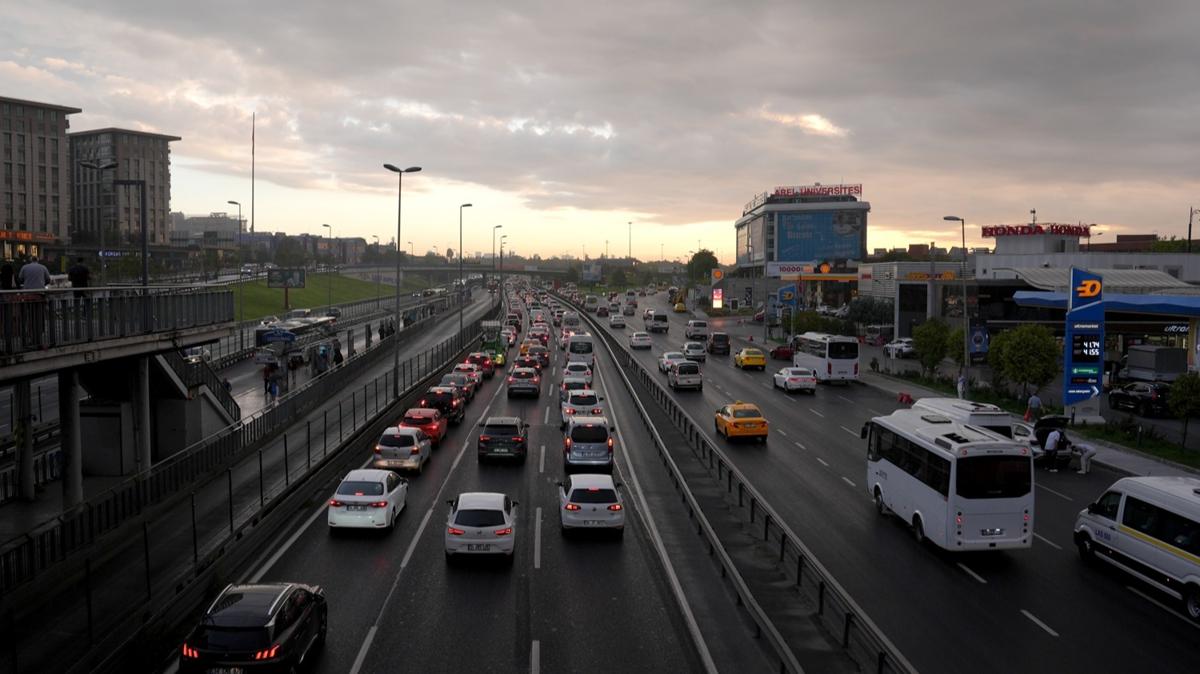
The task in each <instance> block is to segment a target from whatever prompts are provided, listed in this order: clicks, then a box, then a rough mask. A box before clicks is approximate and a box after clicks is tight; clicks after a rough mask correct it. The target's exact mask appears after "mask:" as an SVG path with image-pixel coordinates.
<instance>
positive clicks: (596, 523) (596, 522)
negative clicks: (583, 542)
mask: <svg viewBox="0 0 1200 674" xmlns="http://www.w3.org/2000/svg"><path fill="white" fill-rule="evenodd" d="M583 524H584V525H585V526H589V527H598V526H600V525H602V524H604V522H603V521H601V520H584V521H583Z"/></svg>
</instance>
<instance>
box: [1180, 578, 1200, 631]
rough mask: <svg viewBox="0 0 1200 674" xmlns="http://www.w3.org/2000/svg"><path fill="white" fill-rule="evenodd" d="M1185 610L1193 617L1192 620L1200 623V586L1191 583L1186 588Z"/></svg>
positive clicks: (1184, 597)
mask: <svg viewBox="0 0 1200 674" xmlns="http://www.w3.org/2000/svg"><path fill="white" fill-rule="evenodd" d="M1183 611H1184V613H1187V616H1188V617H1189V618H1191V619H1192V622H1197V623H1200V587H1197V586H1195V585H1189V586H1188V587H1187V589H1186V590H1184V592H1183Z"/></svg>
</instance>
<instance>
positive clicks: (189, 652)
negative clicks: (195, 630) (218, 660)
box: [183, 642, 200, 658]
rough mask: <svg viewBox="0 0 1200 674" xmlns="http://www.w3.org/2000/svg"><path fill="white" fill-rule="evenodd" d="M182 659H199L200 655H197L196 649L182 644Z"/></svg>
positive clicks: (185, 643)
mask: <svg viewBox="0 0 1200 674" xmlns="http://www.w3.org/2000/svg"><path fill="white" fill-rule="evenodd" d="M183 657H185V658H198V657H200V653H199V652H198V651H197V650H196V649H194V648H192V647H191V646H188V645H187V642H184V644H183Z"/></svg>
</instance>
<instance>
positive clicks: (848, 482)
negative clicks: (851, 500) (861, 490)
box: [842, 475, 856, 487]
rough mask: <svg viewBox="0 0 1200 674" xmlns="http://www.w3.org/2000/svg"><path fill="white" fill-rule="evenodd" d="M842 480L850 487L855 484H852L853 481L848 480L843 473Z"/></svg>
mask: <svg viewBox="0 0 1200 674" xmlns="http://www.w3.org/2000/svg"><path fill="white" fill-rule="evenodd" d="M842 481H843V482H845V483H846V484H848V485H850V486H851V487H854V486H856V485H855V484H854V482H852V481H851V480H850V478H848V477H846V476H844V475H843V476H842Z"/></svg>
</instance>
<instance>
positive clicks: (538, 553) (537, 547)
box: [533, 506, 542, 569]
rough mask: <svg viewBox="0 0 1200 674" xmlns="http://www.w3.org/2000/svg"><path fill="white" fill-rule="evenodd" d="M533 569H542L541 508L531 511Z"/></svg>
mask: <svg viewBox="0 0 1200 674" xmlns="http://www.w3.org/2000/svg"><path fill="white" fill-rule="evenodd" d="M533 568H535V569H540V568H542V508H541V506H538V507H537V508H536V509H534V511H533Z"/></svg>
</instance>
